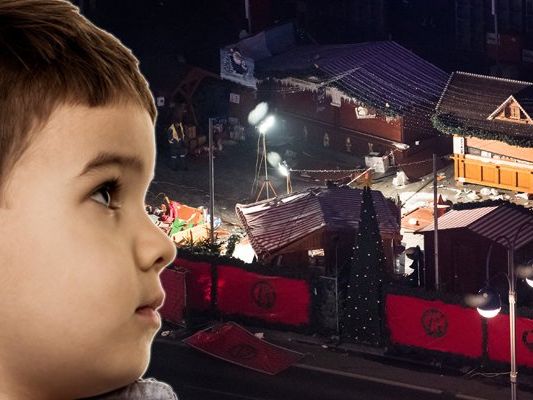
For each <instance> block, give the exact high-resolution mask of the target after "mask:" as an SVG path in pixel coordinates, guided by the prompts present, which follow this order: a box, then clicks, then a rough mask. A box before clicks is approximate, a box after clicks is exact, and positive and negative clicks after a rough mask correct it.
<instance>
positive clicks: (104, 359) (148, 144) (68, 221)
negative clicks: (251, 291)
mask: <svg viewBox="0 0 533 400" xmlns="http://www.w3.org/2000/svg"><path fill="white" fill-rule="evenodd" d="M153 129H154V127H153V123H152V121H151V119H150V117H149V115H148V113H147V112H146V111H144V109H142V108H141V107H140V106H137V105H133V104H121V105H113V106H106V107H94V108H89V107H86V106H66V105H65V106H60V107H59V108H58V109H57V110H56V111H55V112H54V113H53V114H52V115H51V116H50V118H49V120H48V121H47V123H46V124H45V125H44V127H42V128H40V129H39V130H38V132H36V133H35V135H34V139H33V141H32V144H31V146H30V147H29V148H28V149H27V151H26V152H25V153H24V155H23V157H22V158H21V159H20V161H19V162H18V163H17V164H16V166H15V168H14V170H13V172H12V174H11V175H10V177H9V181H8V185H7V186H6V188H5V192H4V193H3V194H4V199H5V200H6V202H7V207H4V208H0V221H1V224H0V237H1V238H2V240H1V241H0V264H1V265H2V274H1V275H0V299H1V300H2V304H3V306H2V307H1V308H0V321H2V329H1V330H0V360H1V361H2V363H1V364H0V376H2V377H3V378H2V380H4V377H9V379H8V380H7V382H10V383H11V384H12V385H15V384H17V383H18V385H20V387H18V388H16V387H10V388H5V389H7V393H10V392H16V391H17V390H20V389H22V390H24V391H23V392H21V394H25V395H26V398H40V396H43V398H45V396H44V395H45V392H43V390H47V391H49V393H48V394H50V395H51V396H50V397H51V398H52V397H53V398H57V399H60V398H63V397H60V396H58V394H61V396H65V398H74V397H84V396H89V395H94V394H98V393H101V392H103V391H107V390H110V389H113V388H117V387H120V386H123V385H126V384H128V383H131V382H132V381H133V380H135V379H136V378H138V377H140V376H141V375H142V374H143V372H144V371H145V369H146V366H147V364H148V361H149V356H150V345H151V342H152V339H153V337H154V335H155V333H156V331H157V329H158V328H159V326H160V321H159V319H158V317H157V315H156V314H155V313H154V312H153V310H152V309H151V308H150V307H152V308H153V307H158V306H160V304H161V302H162V296H163V292H162V289H161V286H160V281H159V273H160V272H161V270H162V268H163V267H164V266H166V265H167V264H168V263H170V262H171V261H172V260H173V258H174V256H175V247H174V245H173V244H172V242H171V241H170V240H169V239H168V238H167V237H166V236H165V235H164V234H163V233H162V232H161V231H160V230H159V228H157V227H156V226H155V225H154V224H153V223H152V222H151V220H150V218H149V217H148V216H147V214H146V212H145V208H144V200H145V194H146V191H147V188H148V186H149V184H150V181H151V179H152V174H153V170H154V164H155V143H154V134H153ZM98 156H100V157H99V158H98ZM117 181H118V185H117ZM143 306H148V307H144V308H143ZM4 382H5V380H4ZM2 385H4V383H3V384H2ZM1 393H2V389H0V394H1ZM36 393H39V397H37V396H35V397H32V394H36ZM54 396H56V397H54ZM21 397H24V396H21Z"/></svg>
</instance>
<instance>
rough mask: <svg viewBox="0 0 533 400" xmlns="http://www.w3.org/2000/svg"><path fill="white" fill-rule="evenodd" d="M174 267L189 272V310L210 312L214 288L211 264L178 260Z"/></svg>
mask: <svg viewBox="0 0 533 400" xmlns="http://www.w3.org/2000/svg"><path fill="white" fill-rule="evenodd" d="M173 265H174V266H175V267H178V268H180V267H181V268H185V269H186V270H187V271H188V272H187V275H186V282H187V308H188V309H192V310H196V311H206V310H209V308H210V307H211V286H212V279H211V264H210V263H208V262H205V261H192V260H186V259H184V258H176V259H175V260H174V262H173ZM167 295H168V294H167Z"/></svg>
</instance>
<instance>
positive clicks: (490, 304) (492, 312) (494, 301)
mask: <svg viewBox="0 0 533 400" xmlns="http://www.w3.org/2000/svg"><path fill="white" fill-rule="evenodd" d="M528 225H531V226H533V221H531V220H527V221H524V222H523V223H522V224H521V225H520V226H519V227H518V229H517V230H516V232H515V234H514V236H513V239H512V241H511V240H510V239H509V238H508V237H507V236H500V237H498V238H497V239H496V240H495V241H494V242H492V243H491V244H490V246H489V251H488V253H487V262H486V287H484V288H483V289H481V290H480V291H479V292H478V294H479V295H480V296H481V304H480V305H479V306H478V307H477V311H478V312H479V314H481V316H483V317H485V318H492V317H495V316H496V315H498V313H499V312H500V310H501V299H500V295H499V294H498V292H496V291H495V290H494V289H492V288H490V287H489V265H490V256H491V253H492V248H493V246H494V243H495V242H496V241H498V240H499V239H504V240H505V244H506V248H507V275H506V276H507V283H508V284H509V328H510V329H509V330H510V335H509V342H510V351H511V373H510V382H511V399H512V400H516V377H517V375H518V372H517V369H516V288H515V285H516V277H515V266H514V253H515V250H516V242H517V240H518V236H519V235H520V232H522V231H523V230H524V228H525V227H526V226H528ZM526 280H528V279H526ZM529 280H531V279H529ZM528 284H529V285H530V286H533V285H531V283H530V282H529V281H528Z"/></svg>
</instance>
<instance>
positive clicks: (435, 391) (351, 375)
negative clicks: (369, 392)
mask: <svg viewBox="0 0 533 400" xmlns="http://www.w3.org/2000/svg"><path fill="white" fill-rule="evenodd" d="M293 367H297V368H302V369H308V370H311V371H318V372H324V373H328V374H334V375H340V376H346V377H348V378H356V379H361V380H365V381H371V382H376V383H384V384H385V385H390V386H398V387H403V388H407V389H413V390H418V391H420V392H426V393H432V394H442V393H443V391H442V390H440V389H433V388H428V387H425V386H418V385H411V384H409V383H402V382H396V381H391V380H389V379H383V378H375V377H373V376H368V375H361V374H355V373H352V372H343V371H336V370H332V369H327V368H321V367H315V366H312V365H306V364H293Z"/></svg>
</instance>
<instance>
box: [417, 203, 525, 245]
mask: <svg viewBox="0 0 533 400" xmlns="http://www.w3.org/2000/svg"><path fill="white" fill-rule="evenodd" d="M527 219H529V220H530V221H531V224H529V225H526V227H524V229H523V230H522V231H521V233H520V235H519V236H518V239H517V243H516V248H517V249H519V248H520V247H522V246H523V245H525V244H527V243H530V242H531V241H533V212H531V211H530V210H528V209H526V208H524V207H520V206H514V205H509V204H505V203H504V204H501V205H497V206H488V207H478V208H472V209H466V210H452V211H449V212H447V213H446V214H444V215H443V216H441V217H439V220H438V229H439V231H443V230H449V229H468V230H469V231H471V232H474V233H477V234H478V235H480V236H483V237H485V238H487V239H489V240H491V241H493V242H497V243H499V244H501V245H502V246H504V247H507V246H508V242H507V241H506V240H505V239H503V238H502V236H506V237H508V238H509V239H510V240H512V239H513V236H514V234H515V232H516V229H517V228H518V227H519V226H520V225H521V224H522V223H524V221H526V220H527ZM434 229H435V225H434V224H433V223H431V224H430V225H428V226H426V227H425V228H423V229H420V230H419V231H417V233H425V232H433V231H434Z"/></svg>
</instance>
